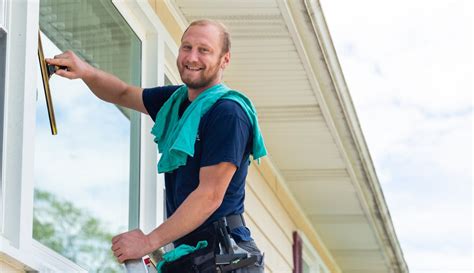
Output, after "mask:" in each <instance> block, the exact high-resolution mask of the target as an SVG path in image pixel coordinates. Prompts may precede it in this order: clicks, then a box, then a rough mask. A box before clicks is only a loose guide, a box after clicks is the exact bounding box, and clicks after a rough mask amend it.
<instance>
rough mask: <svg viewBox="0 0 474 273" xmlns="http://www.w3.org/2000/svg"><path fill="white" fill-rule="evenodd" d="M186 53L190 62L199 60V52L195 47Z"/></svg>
mask: <svg viewBox="0 0 474 273" xmlns="http://www.w3.org/2000/svg"><path fill="white" fill-rule="evenodd" d="M186 55H187V56H186V60H187V61H188V62H197V61H198V59H199V58H198V52H197V50H196V49H194V48H193V49H192V50H190V51H189V52H188V53H187V54H186Z"/></svg>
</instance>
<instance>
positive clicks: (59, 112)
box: [35, 38, 130, 232]
mask: <svg viewBox="0 0 474 273" xmlns="http://www.w3.org/2000/svg"><path fill="white" fill-rule="evenodd" d="M43 43H44V49H45V54H46V55H47V56H54V54H58V52H59V51H58V49H57V48H55V47H54V45H52V44H51V42H50V41H49V40H48V39H47V38H43ZM50 84H51V91H52V96H53V104H54V108H55V112H56V121H57V126H58V135H57V136H52V135H51V133H50V129H49V123H48V121H47V112H46V104H45V100H44V95H43V94H42V92H43V90H42V87H40V88H38V92H40V93H39V94H38V103H37V130H36V132H37V134H36V142H35V146H36V147H35V182H36V187H38V188H41V189H43V190H48V191H50V192H52V193H54V194H55V195H57V196H58V197H59V198H61V199H63V200H67V201H70V202H72V203H74V204H75V205H76V206H77V207H79V208H81V209H86V210H88V211H89V212H90V213H92V214H93V215H94V216H96V217H99V218H100V219H101V220H102V221H103V222H106V223H107V227H108V228H110V231H111V232H117V231H118V229H121V230H122V231H125V230H126V229H127V228H128V200H129V194H128V193H129V164H130V160H129V158H130V156H129V155H130V137H129V136H130V122H129V121H128V120H127V118H126V117H125V116H124V115H123V114H122V113H121V112H120V111H119V110H118V109H117V108H116V107H115V106H114V105H111V104H108V103H104V102H102V101H100V100H99V99H97V98H96V97H95V96H94V95H93V94H92V93H91V92H90V90H89V89H88V88H87V86H86V85H85V84H84V83H83V82H82V81H80V80H72V81H70V80H67V79H64V78H60V77H58V76H53V77H52V78H51V81H50Z"/></svg>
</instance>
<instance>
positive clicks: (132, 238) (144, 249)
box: [112, 229, 153, 263]
mask: <svg viewBox="0 0 474 273" xmlns="http://www.w3.org/2000/svg"><path fill="white" fill-rule="evenodd" d="M112 251H113V252H114V256H115V258H116V259H117V261H118V262H119V263H123V262H124V261H126V260H131V259H138V258H141V257H143V256H145V255H146V254H148V253H151V252H152V251H153V247H152V245H151V242H150V239H149V238H148V236H146V235H145V234H143V232H142V231H141V230H139V229H135V230H132V231H128V232H125V233H122V234H119V235H117V236H115V237H114V238H112Z"/></svg>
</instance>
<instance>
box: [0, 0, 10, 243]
mask: <svg viewBox="0 0 474 273" xmlns="http://www.w3.org/2000/svg"><path fill="white" fill-rule="evenodd" d="M6 10H7V2H6V0H0V33H1V35H3V36H5V40H6V42H7V43H8V36H9V35H8V31H7V29H8V28H7V26H6V23H5V22H6V20H7V11H6ZM5 47H7V46H6V45H5ZM0 55H1V53H0ZM7 57H8V54H7V52H6V49H5V59H4V60H0V62H1V65H5V67H4V69H5V71H4V75H3V77H4V78H3V79H1V80H0V82H3V86H0V90H3V91H5V90H6V88H7V87H6V79H7V77H6V76H7V75H6V72H7V69H6V65H7V60H6V59H7ZM0 76H1V75H0ZM0 96H3V102H2V103H3V105H1V108H2V112H0V119H1V122H0V125H1V126H2V128H0V134H2V135H1V137H0V140H1V141H0V234H2V233H3V208H4V203H3V193H4V188H3V185H4V183H3V162H4V158H3V157H4V152H3V149H4V147H5V145H4V137H3V132H4V131H5V129H4V116H5V105H6V103H5V102H6V98H5V92H3V94H0Z"/></svg>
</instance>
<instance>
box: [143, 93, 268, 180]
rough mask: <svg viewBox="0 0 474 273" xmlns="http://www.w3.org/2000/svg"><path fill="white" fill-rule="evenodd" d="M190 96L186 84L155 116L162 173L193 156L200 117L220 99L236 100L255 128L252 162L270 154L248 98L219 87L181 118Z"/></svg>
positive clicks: (199, 99)
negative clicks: (181, 112) (184, 103)
mask: <svg viewBox="0 0 474 273" xmlns="http://www.w3.org/2000/svg"><path fill="white" fill-rule="evenodd" d="M187 97H188V88H187V86H185V85H184V86H182V87H180V88H178V89H177V90H176V91H175V92H174V93H173V94H172V95H171V97H170V98H169V99H168V100H167V101H166V102H165V103H164V104H163V107H161V109H160V111H159V112H158V114H157V115H156V119H155V125H154V126H153V128H152V130H151V133H152V134H153V135H154V136H155V142H156V143H157V144H158V150H159V152H160V153H161V154H162V155H161V158H160V161H159V162H158V172H159V173H165V172H171V171H173V170H175V169H177V168H179V167H180V166H183V165H185V164H186V159H187V157H188V156H191V157H192V156H194V143H195V141H196V136H197V133H198V128H199V122H200V121H201V117H202V116H203V115H204V114H205V113H206V112H207V111H208V110H209V109H210V108H211V107H212V105H214V103H215V102H216V101H217V100H219V99H229V100H233V101H236V102H237V103H239V104H240V106H241V107H242V109H244V111H245V112H246V113H247V116H248V117H249V119H250V122H251V124H252V128H253V146H252V151H251V154H252V156H253V159H254V160H255V159H259V158H260V157H263V156H265V155H266V154H267V150H266V149H265V144H264V143H263V137H262V134H261V133H260V128H259V126H258V120H257V112H256V110H255V107H254V106H253V105H252V102H251V101H250V100H249V99H248V98H247V97H246V96H244V95H243V94H241V93H239V92H237V91H234V90H230V89H229V88H228V87H227V86H225V85H224V84H217V85H214V86H213V87H211V88H209V89H207V90H205V91H204V92H202V93H201V94H199V96H198V97H197V98H196V99H194V101H193V102H192V103H191V104H190V105H189V106H188V108H187V109H186V111H184V113H183V115H182V117H181V118H179V117H178V111H179V107H180V105H181V103H182V102H183V101H184V100H186V99H187Z"/></svg>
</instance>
